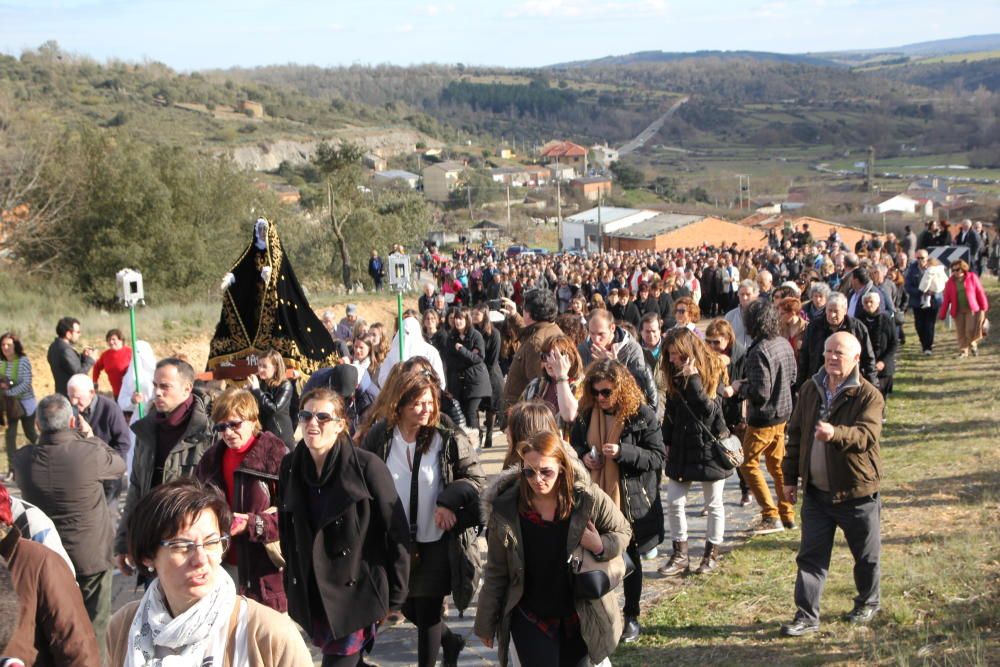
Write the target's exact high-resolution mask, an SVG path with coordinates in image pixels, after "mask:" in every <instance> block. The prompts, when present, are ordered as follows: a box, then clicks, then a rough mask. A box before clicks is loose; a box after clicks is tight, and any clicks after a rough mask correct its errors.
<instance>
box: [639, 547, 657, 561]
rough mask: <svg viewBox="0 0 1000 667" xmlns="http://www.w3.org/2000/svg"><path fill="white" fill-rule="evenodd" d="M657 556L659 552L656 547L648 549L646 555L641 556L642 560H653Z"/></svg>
mask: <svg viewBox="0 0 1000 667" xmlns="http://www.w3.org/2000/svg"><path fill="white" fill-rule="evenodd" d="M659 555H660V550H659V549H657V548H656V547H653V548H652V549H650V550H649V551H647V552H646V553H644V554H643V555H642V559H643V560H655V559H656V557H657V556H659Z"/></svg>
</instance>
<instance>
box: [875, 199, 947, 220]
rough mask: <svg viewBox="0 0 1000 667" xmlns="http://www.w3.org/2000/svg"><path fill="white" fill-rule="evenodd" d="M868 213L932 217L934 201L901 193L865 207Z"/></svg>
mask: <svg viewBox="0 0 1000 667" xmlns="http://www.w3.org/2000/svg"><path fill="white" fill-rule="evenodd" d="M865 212H866V213H879V214H881V213H909V214H910V215H913V214H919V215H924V216H927V217H930V216H932V215H934V202H932V201H931V200H929V199H927V200H923V201H921V200H918V199H914V198H913V197H910V196H909V195H903V194H899V195H896V196H895V197H890V198H889V199H886V200H885V201H884V202H882V203H880V204H876V205H875V206H867V207H865Z"/></svg>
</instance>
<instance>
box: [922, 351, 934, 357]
mask: <svg viewBox="0 0 1000 667" xmlns="http://www.w3.org/2000/svg"><path fill="white" fill-rule="evenodd" d="M932 354H934V350H924V355H926V356H928V357H929V356H931V355H932Z"/></svg>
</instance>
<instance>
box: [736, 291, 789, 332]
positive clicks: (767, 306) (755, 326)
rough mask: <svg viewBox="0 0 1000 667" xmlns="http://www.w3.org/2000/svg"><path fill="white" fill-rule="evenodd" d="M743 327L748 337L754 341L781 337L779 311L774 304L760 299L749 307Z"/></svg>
mask: <svg viewBox="0 0 1000 667" xmlns="http://www.w3.org/2000/svg"><path fill="white" fill-rule="evenodd" d="M743 325H744V328H745V330H746V332H747V335H748V336H750V337H751V338H753V339H754V340H756V339H758V338H766V339H771V338H777V337H778V336H780V335H781V324H780V322H779V321H778V309H777V308H775V306H774V304H773V303H772V302H770V301H765V300H764V299H758V300H756V301H754V302H753V303H751V304H750V305H749V306H747V312H746V314H745V315H744V316H743Z"/></svg>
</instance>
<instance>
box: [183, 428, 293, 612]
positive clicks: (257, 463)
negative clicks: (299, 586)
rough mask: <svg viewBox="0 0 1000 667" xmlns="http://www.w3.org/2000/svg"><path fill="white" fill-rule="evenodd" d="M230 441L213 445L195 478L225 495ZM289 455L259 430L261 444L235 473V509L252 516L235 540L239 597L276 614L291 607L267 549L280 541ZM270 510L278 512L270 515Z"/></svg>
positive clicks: (281, 444)
mask: <svg viewBox="0 0 1000 667" xmlns="http://www.w3.org/2000/svg"><path fill="white" fill-rule="evenodd" d="M225 448H226V443H224V442H222V441H221V440H220V441H219V442H217V443H216V444H215V445H213V446H212V447H211V448H210V449H209V450H208V451H206V452H205V455H204V456H203V457H202V458H201V461H200V462H199V463H198V467H197V469H196V470H195V473H194V474H195V477H197V478H198V479H199V480H201V481H202V482H207V483H209V484H213V485H215V486H217V487H218V488H219V490H220V491H221V492H222V493H223V495H225V489H226V486H225V482H223V479H222V454H223V452H224V451H225ZM287 453H288V449H287V448H286V447H285V443H284V442H283V441H282V440H281V439H280V438H279V437H278V436H276V435H274V434H272V433H268V432H267V431H261V433H260V434H259V435H258V436H257V442H255V443H254V445H253V447H251V448H250V450H249V451H248V452H247V453H246V456H245V457H244V459H243V463H242V464H241V465H240V466H239V467H238V468H237V469H236V472H235V473H234V474H233V487H234V488H233V504H232V510H233V511H234V512H239V513H241V514H249V515H250V518H249V522H248V523H247V529H246V531H245V532H243V533H240V534H239V535H237V536H236V537H235V538H234V539H233V548H234V549H236V553H237V565H236V570H237V573H238V577H239V581H238V582H236V583H237V586H238V587H239V591H240V594H241V595H245V596H247V597H248V598H251V599H253V600H256V601H257V602H260V603H261V604H264V605H267V606H268V607H270V608H271V609H274V610H275V611H280V612H284V611H285V610H286V609H287V608H288V601H287V599H286V597H285V585H284V582H283V581H282V578H281V570H280V569H279V568H278V567H277V566H276V565H275V564H274V563H273V562H272V561H271V558H270V556H268V555H267V550H266V549H265V547H264V545H265V544H267V543H269V542H277V541H278V515H277V505H278V473H279V472H280V469H281V459H282V458H284V456H285V454H287ZM268 508H274V509H273V510H272V511H271V512H266V510H267V509H268Z"/></svg>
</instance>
